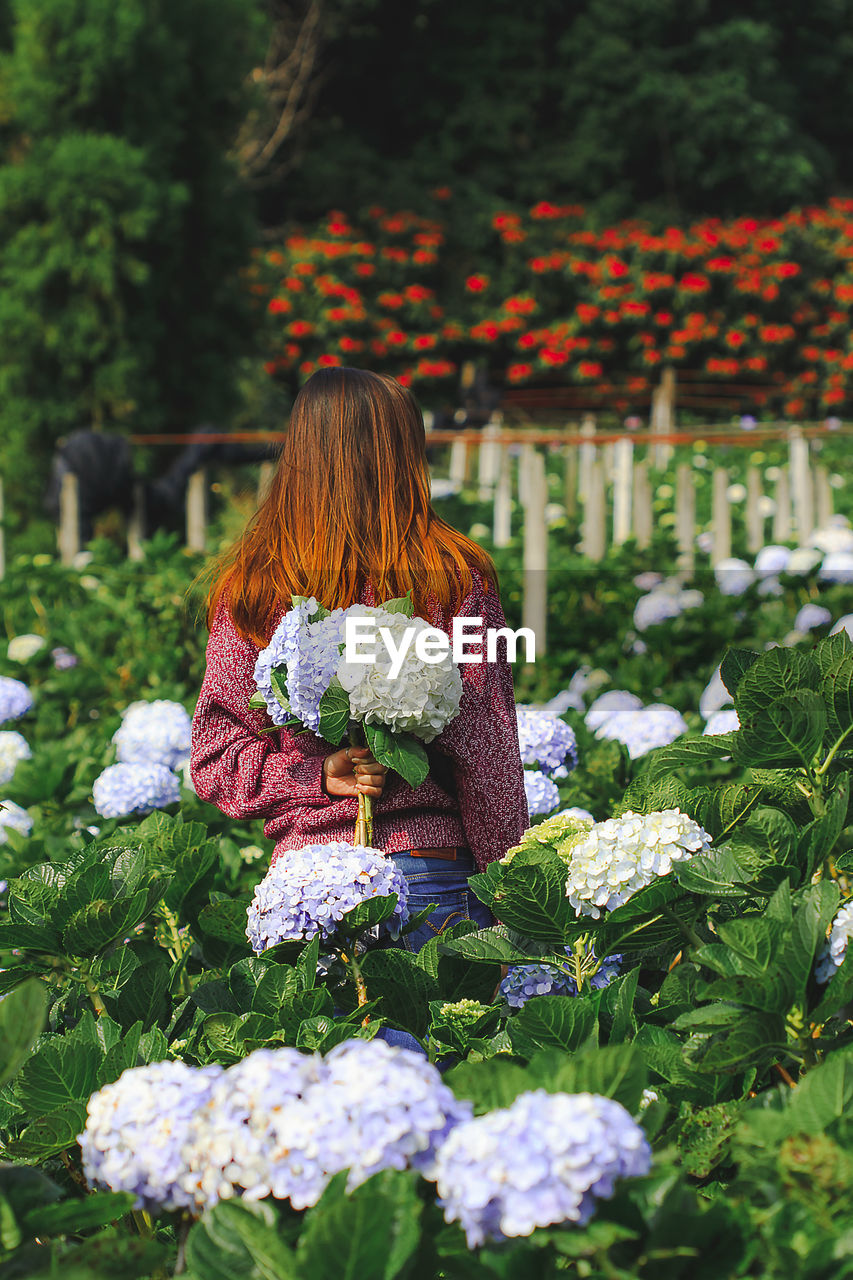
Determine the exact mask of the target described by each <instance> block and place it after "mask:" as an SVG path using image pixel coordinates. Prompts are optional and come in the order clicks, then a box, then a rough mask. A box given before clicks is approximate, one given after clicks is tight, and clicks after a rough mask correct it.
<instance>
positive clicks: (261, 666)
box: [255, 596, 347, 733]
mask: <svg viewBox="0 0 853 1280" xmlns="http://www.w3.org/2000/svg"><path fill="white" fill-rule="evenodd" d="M318 608H319V605H318V604H317V601H316V599H315V598H314V597H313V596H311V597H310V598H309V599H307V600H300V601H299V603H298V604H296V605H294V607H293V608H292V609H289V610H288V612H287V613H286V614H285V615H284V617H283V618H282V620H281V622H280V623H279V625H278V627H277V628H276V630H275V632H274V633H273V636H272V638H271V640H270V642H269V644H268V645H267V647H266V648H265V649H262V650H261V652H260V653H259V654H258V658H257V661H256V663H255V685H256V686H257V688H258V690H259V691H260V692H261V693H262V694H263V698H264V702H265V703H266V704H267V710H268V712H269V714H270V719H271V720H272V722H273V724H284V723H285V722H286V721H287V720H290V719H292V718H293V717H294V716H295V717H296V719H297V720H299V721H300V722H301V723H302V724H304V725H305V726H306V727H307V728H309V729H313V730H314V732H315V733H316V732H317V731H318V730H319V728H320V699H321V698H322V696H323V694H324V693H325V692H326V690H327V689H328V687H329V683H330V681H331V679H332V676H333V675H334V674H335V671H336V670H337V668H338V665H339V663H340V660H341V655H340V646H341V645H342V644H343V643H344V623H345V620H346V613H347V611H346V609H334V610H332V612H331V613H330V614H329V615H328V616H327V617H325V618H323V619H318V620H316V621H314V622H312V621H311V618H313V616H314V614H315V613H316V612H317V610H318ZM276 668H283V674H284V675H285V684H286V688H287V698H288V702H289V707H283V706H282V705H281V703H280V702H279V701H278V699H277V698H276V696H275V694H274V693H273V689H272V673H273V670H274V669H276Z"/></svg>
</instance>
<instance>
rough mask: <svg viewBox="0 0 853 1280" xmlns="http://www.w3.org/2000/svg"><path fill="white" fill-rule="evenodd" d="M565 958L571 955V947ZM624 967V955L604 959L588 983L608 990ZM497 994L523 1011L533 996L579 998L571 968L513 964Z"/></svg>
mask: <svg viewBox="0 0 853 1280" xmlns="http://www.w3.org/2000/svg"><path fill="white" fill-rule="evenodd" d="M566 954H567V955H571V949H570V948H569V947H566ZM594 954H595V952H594V951H593V955H594ZM621 963H622V957H621V955H612V956H605V957H604V959H603V960H602V962H601V966H600V968H599V969H598V971H597V972H596V973H594V974H593V976H592V977H591V978H590V980H589V985H590V986H591V987H592V988H593V990H595V991H598V990H600V989H601V988H603V987H606V986H609V984H610V983H611V982H612V981H613V979H614V978H615V977H617V976H618V974H619V966H620V965H621ZM498 992H499V994H500V995H502V996H503V998H504V1000H506V1002H507V1004H508V1005H510V1007H511V1008H513V1009H521V1008H522V1007H523V1006H524V1005H526V1004H527V1001H528V1000H532V999H533V997H534V996H576V995H577V994H578V985H577V982H576V981H575V979H574V977H573V975H572V972H571V965H569V964H565V965H555V964H511V965H510V966H509V972H508V973H507V975H506V977H505V978H504V979H503V981H502V982H501V984H500V987H499V988H498Z"/></svg>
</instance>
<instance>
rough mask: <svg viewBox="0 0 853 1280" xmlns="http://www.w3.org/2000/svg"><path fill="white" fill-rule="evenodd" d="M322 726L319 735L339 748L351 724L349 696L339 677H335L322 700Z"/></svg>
mask: <svg viewBox="0 0 853 1280" xmlns="http://www.w3.org/2000/svg"><path fill="white" fill-rule="evenodd" d="M319 709H320V725H319V728H318V733H319V734H320V737H321V738H325V739H326V741H327V742H331V743H332V745H333V746H335V747H336V746H337V745H338V743H339V742H340V741H341V739H342V738H343V736H344V734H345V733H346V731H347V728H348V726H349V722H350V705H349V695H348V694H347V691H346V689H344V687H343V685H342V684H341V682H340V680H338V678H337V676H333V677H332V680H331V683H330V684H329V687H328V689H327V690H326V692H325V693H324V694H323V696H322V698H321V699H320V707H319Z"/></svg>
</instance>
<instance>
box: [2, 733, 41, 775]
mask: <svg viewBox="0 0 853 1280" xmlns="http://www.w3.org/2000/svg"><path fill="white" fill-rule="evenodd" d="M32 754H33V753H32V751H30V747H29V743H28V742H27V740H26V738H24V737H22V735H21V734H20V733H15V732H14V730H12V729H6V730H0V787H2V786H5V785H6V783H7V782H10V781H11V780H12V778H13V777H14V774H15V770H16V769H17V767H18V762H19V761H20V760H30V759H31V758H32Z"/></svg>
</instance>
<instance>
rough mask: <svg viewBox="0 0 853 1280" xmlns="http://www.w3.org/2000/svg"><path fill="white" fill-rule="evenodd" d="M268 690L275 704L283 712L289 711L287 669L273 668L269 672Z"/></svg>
mask: <svg viewBox="0 0 853 1280" xmlns="http://www.w3.org/2000/svg"><path fill="white" fill-rule="evenodd" d="M270 688H271V689H272V691H273V694H274V696H275V700H276V702H277V703H278V704H279V706H281V707H283V708H284V710H285V711H289V710H290V695H289V694H288V692H287V667H273V669H272V671H271V672H270Z"/></svg>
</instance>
